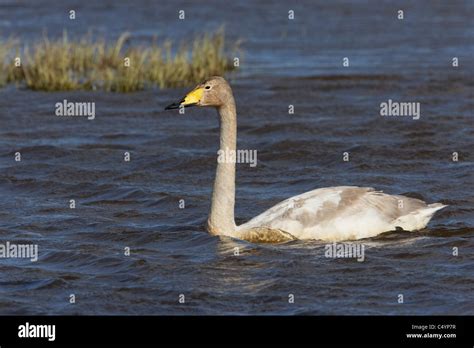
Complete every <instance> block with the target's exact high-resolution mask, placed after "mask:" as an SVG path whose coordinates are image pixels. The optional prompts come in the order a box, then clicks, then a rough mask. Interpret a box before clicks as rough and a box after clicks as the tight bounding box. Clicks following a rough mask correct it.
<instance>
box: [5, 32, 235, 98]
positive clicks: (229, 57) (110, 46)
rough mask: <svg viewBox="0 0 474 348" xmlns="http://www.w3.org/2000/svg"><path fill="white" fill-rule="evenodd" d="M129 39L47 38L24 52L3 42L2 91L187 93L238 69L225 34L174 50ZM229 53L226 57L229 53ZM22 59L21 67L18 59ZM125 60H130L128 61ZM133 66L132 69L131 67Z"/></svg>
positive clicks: (169, 44)
mask: <svg viewBox="0 0 474 348" xmlns="http://www.w3.org/2000/svg"><path fill="white" fill-rule="evenodd" d="M129 39H130V34H129V33H123V34H122V35H121V36H120V37H119V38H118V39H117V41H116V42H113V43H107V42H105V41H104V40H103V39H95V40H94V39H93V38H92V36H91V35H87V36H85V37H83V38H81V39H79V40H70V39H69V38H68V36H67V33H64V34H63V37H62V38H61V39H57V40H50V39H49V38H48V37H46V36H45V37H44V38H43V39H42V40H41V41H40V42H37V43H35V44H33V45H30V46H25V47H23V48H22V50H21V52H22V54H21V55H20V53H19V52H20V50H19V46H18V43H16V42H14V41H12V40H9V41H6V42H0V64H1V65H0V85H2V84H3V85H4V84H6V83H9V82H10V83H11V82H16V83H20V84H24V85H25V86H26V87H27V88H29V89H32V90H41V91H67V90H96V89H98V90H105V91H114V92H133V91H137V90H142V89H145V88H148V87H153V86H158V87H160V88H170V87H184V86H189V85H192V84H195V83H197V82H200V81H202V80H203V79H205V78H206V77H209V76H212V75H223V74H224V73H225V72H228V71H231V70H233V69H234V65H233V54H236V53H237V51H238V44H237V43H235V44H234V45H233V47H230V48H229V47H228V46H227V45H226V44H225V34H224V31H223V30H222V29H220V30H218V31H216V32H215V33H213V34H204V35H201V36H198V37H196V38H195V39H194V40H193V41H192V42H191V43H181V44H180V45H179V46H178V47H175V46H174V44H173V43H172V42H171V41H164V42H162V43H161V44H158V43H156V42H155V43H153V44H151V45H150V46H133V45H128V44H127V43H128V41H129ZM226 50H227V51H226ZM17 56H20V57H21V59H22V62H21V63H22V65H21V67H15V65H14V60H13V59H14V57H17ZM126 59H127V60H126ZM127 62H129V66H127V64H126V63H127Z"/></svg>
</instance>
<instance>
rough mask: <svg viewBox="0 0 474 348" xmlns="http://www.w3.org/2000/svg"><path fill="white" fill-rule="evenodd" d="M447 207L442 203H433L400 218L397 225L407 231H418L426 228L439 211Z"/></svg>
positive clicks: (396, 222)
mask: <svg viewBox="0 0 474 348" xmlns="http://www.w3.org/2000/svg"><path fill="white" fill-rule="evenodd" d="M445 207H447V205H445V204H442V203H432V204H428V205H427V206H425V207H422V208H418V209H416V210H414V211H412V212H410V213H409V214H407V215H403V216H400V217H399V218H398V219H397V220H396V221H395V225H396V226H397V227H401V228H403V229H404V230H406V231H417V230H421V229H422V228H425V227H426V225H428V222H429V221H430V220H431V218H432V217H433V215H434V213H436V212H437V211H438V210H441V209H443V208H445Z"/></svg>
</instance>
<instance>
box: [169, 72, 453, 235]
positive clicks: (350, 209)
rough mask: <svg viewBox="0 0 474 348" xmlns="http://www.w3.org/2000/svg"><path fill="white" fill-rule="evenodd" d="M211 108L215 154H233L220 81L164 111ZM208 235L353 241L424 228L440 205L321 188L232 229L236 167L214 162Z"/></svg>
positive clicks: (231, 111)
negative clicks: (215, 121) (216, 130)
mask: <svg viewBox="0 0 474 348" xmlns="http://www.w3.org/2000/svg"><path fill="white" fill-rule="evenodd" d="M194 105H195V106H212V107H215V108H216V109H217V112H218V114H219V119H220V149H221V150H223V151H235V150H236V143H237V114H236V109H235V101H234V96H233V94H232V89H231V87H230V86H229V84H228V83H227V81H226V80H224V79H223V78H222V77H218V76H216V77H211V78H210V79H209V80H207V81H205V82H204V83H201V84H199V85H198V86H196V88H194V89H193V90H192V91H191V92H189V93H188V94H187V95H186V96H185V97H184V98H183V99H182V100H181V101H180V102H178V103H173V104H171V105H168V106H167V107H166V109H177V108H179V107H189V106H194ZM218 162H219V163H218V164H217V170H216V178H215V181H214V189H213V193H212V202H211V212H210V214H209V218H208V220H207V230H208V231H209V232H210V233H211V234H213V235H225V236H230V237H234V238H239V239H244V240H248V241H252V242H282V241H286V240H292V239H319V240H324V241H342V240H356V239H361V238H368V237H373V236H376V235H378V234H380V233H383V232H387V231H392V230H395V229H400V228H402V229H403V230H407V231H415V230H419V229H422V228H424V227H425V226H426V225H427V224H428V221H429V220H430V219H431V217H432V216H433V214H434V213H435V212H436V211H437V210H440V209H442V208H444V207H445V205H443V204H441V203H434V204H426V203H425V202H423V201H421V200H419V199H414V198H409V197H405V196H399V195H388V194H385V193H382V192H381V191H376V190H374V189H372V188H369V187H356V186H338V187H328V188H320V189H316V190H313V191H309V192H306V193H303V194H301V195H298V196H294V197H292V198H289V199H287V200H285V201H283V202H280V203H278V204H276V205H275V206H273V207H272V208H270V209H269V210H267V211H265V212H263V213H261V214H260V215H258V216H256V217H254V218H253V219H251V220H250V221H248V222H247V223H245V224H243V225H240V226H236V224H235V221H234V204H235V163H223V162H222V161H218Z"/></svg>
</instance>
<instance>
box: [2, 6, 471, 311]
mask: <svg viewBox="0 0 474 348" xmlns="http://www.w3.org/2000/svg"><path fill="white" fill-rule="evenodd" d="M69 8H75V9H77V11H78V19H77V20H76V21H75V22H73V23H72V22H70V21H69V20H66V19H65V18H66V17H65V16H64V15H63V12H66V13H67V10H68V9H69ZM398 8H399V6H397V5H396V4H394V3H393V2H380V1H369V2H360V3H357V2H355V3H349V2H344V1H331V2H326V1H325V2H322V1H321V2H310V1H302V2H299V3H298V5H295V6H294V10H295V13H296V15H295V16H296V17H295V18H296V19H295V21H293V22H289V21H288V20H287V13H288V5H285V4H284V3H283V2H281V3H280V4H278V3H274V2H270V1H268V2H267V1H263V2H258V3H254V2H250V1H243V2H233V3H227V4H225V5H224V4H223V3H222V2H221V1H201V2H191V1H189V2H175V1H173V2H171V1H170V2H157V3H155V2H150V1H134V2H133V5H132V4H131V3H130V4H128V3H127V2H115V1H103V2H100V4H93V3H92V2H91V3H89V2H82V1H77V2H74V1H71V2H53V1H37V2H35V3H34V5H32V4H28V3H27V2H16V1H15V2H13V1H12V2H8V1H7V2H3V5H2V11H1V12H0V31H1V32H2V33H3V36H8V35H15V36H16V37H18V38H21V39H22V40H26V41H34V40H36V39H38V38H39V37H40V36H41V32H42V30H43V29H46V30H47V32H48V33H49V34H51V35H60V34H61V32H62V30H63V28H66V29H67V30H68V32H70V33H71V34H72V35H76V34H77V35H82V34H84V33H86V32H87V31H88V30H89V29H91V28H92V29H94V30H96V32H98V33H103V34H104V35H106V36H110V37H111V38H114V37H116V36H117V35H118V34H119V33H121V32H123V31H125V30H129V31H131V33H132V39H135V40H147V39H150V38H151V37H153V36H154V35H158V36H159V37H160V36H161V37H171V38H174V39H176V40H180V39H185V38H187V37H189V36H192V35H194V33H199V32H202V31H206V30H213V29H215V28H217V27H218V26H220V25H222V24H225V25H226V32H227V34H228V37H229V38H230V40H231V41H232V40H236V39H239V38H240V39H243V43H242V52H243V58H242V66H241V70H240V71H239V72H237V73H235V74H233V75H231V76H230V79H231V83H232V86H233V88H234V94H235V96H236V101H237V107H238V113H239V140H238V147H239V148H242V149H257V150H258V165H257V167H255V168H251V167H249V166H248V165H244V164H240V165H238V168H237V204H236V219H237V222H238V223H242V222H245V221H246V220H248V219H250V218H252V217H253V216H255V215H256V214H258V213H260V212H262V211H264V210H265V209H267V208H269V207H270V206H272V205H273V204H275V203H277V202H279V201H281V200H283V199H286V198H288V197H290V196H293V195H296V194H299V193H302V192H305V191H308V190H312V189H314V188H318V187H326V186H338V185H358V186H371V187H374V188H377V189H381V190H384V191H385V192H387V193H396V194H406V195H408V196H411V197H417V198H421V199H423V200H426V201H427V202H430V203H431V202H443V203H445V204H448V205H449V207H448V208H446V209H443V210H442V211H440V212H438V213H437V214H436V215H435V217H434V218H433V220H432V221H431V222H430V224H429V226H428V228H427V229H425V230H423V231H419V232H413V233H408V232H391V233H388V234H385V235H382V236H379V237H377V238H373V239H370V240H364V241H361V242H362V243H364V245H365V247H366V249H365V261H364V262H357V261H356V260H354V259H330V258H326V257H325V255H324V247H325V244H324V243H322V242H318V241H297V242H291V243H286V244H281V245H258V244H251V243H247V242H243V241H237V240H232V239H230V238H218V237H213V236H210V235H208V234H207V233H206V232H205V228H204V224H205V221H206V218H207V213H208V210H209V199H210V194H211V187H212V182H213V179H214V170H215V165H216V163H215V162H216V150H217V148H218V141H219V139H218V133H219V129H218V122H217V117H216V115H215V111H213V110H211V109H198V108H193V109H189V110H187V111H186V114H185V115H179V114H178V113H176V112H164V111H163V107H164V106H165V105H167V103H169V102H171V101H174V100H176V99H177V98H179V97H181V96H182V95H183V93H184V92H185V89H179V90H165V91H159V90H148V91H143V92H138V93H132V94H107V93H103V92H61V93H42V92H32V91H28V90H25V89H23V88H16V87H15V86H7V87H6V88H3V89H0V197H1V198H2V199H1V200H0V241H3V242H5V241H10V242H15V243H35V244H38V246H39V260H38V261H37V262H29V261H28V260H18V259H0V272H1V274H2V277H1V279H0V313H1V314H474V295H473V294H474V283H473V282H474V280H473V276H474V271H473V269H474V262H473V256H472V255H473V253H474V208H473V200H474V199H473V191H472V189H473V184H474V179H473V169H474V166H473V155H472V150H473V149H474V141H473V139H474V137H473V136H474V130H473V116H474V115H473V106H474V105H473V87H474V82H473V81H474V80H473V76H474V75H473V70H472V66H470V65H472V57H473V56H474V55H473V54H474V39H473V38H474V30H473V24H472V17H473V15H474V7H473V3H472V2H471V1H449V2H423V5H422V2H416V4H413V3H412V4H407V5H406V6H404V7H403V8H404V9H405V16H406V19H405V21H404V22H400V21H398V20H397V19H396V10H397V9H398ZM179 9H185V10H186V16H187V17H186V20H185V21H178V20H177V19H176V16H177V15H176V13H177V11H178V10H179ZM453 56H457V57H459V60H460V67H459V68H457V69H455V68H452V67H451V65H450V64H451V59H452V57H453ZM342 57H350V64H351V65H350V67H349V68H342ZM468 62H469V63H468ZM63 99H67V100H70V101H94V102H95V103H96V118H95V120H92V121H88V120H86V119H78V118H59V117H56V116H55V115H54V105H55V103H57V102H58V101H62V100H63ZM388 99H393V100H401V101H417V102H420V103H421V118H420V119H419V120H412V119H410V118H404V119H401V118H383V117H381V116H380V115H379V105H380V103H381V102H383V101H386V100H388ZM289 104H292V105H294V106H295V114H294V115H289V114H288V105H289ZM346 151H347V152H349V153H350V161H349V162H344V161H342V153H343V152H346ZM16 152H21V155H22V160H21V162H15V161H14V156H15V153H16ZM124 152H130V154H131V161H130V162H125V161H124V160H123V156H124ZM453 152H458V153H459V161H458V162H453V161H452V153H453ZM71 199H75V200H76V204H77V206H76V209H70V208H69V200H71ZM181 199H183V200H184V202H185V208H184V209H180V207H179V201H180V200H181ZM237 246H238V247H240V256H234V248H235V247H237ZM126 247H129V248H130V249H131V255H130V256H124V248H126ZM453 248H458V251H459V255H458V256H453ZM70 294H75V296H76V303H75V304H73V305H72V304H69V302H68V301H69V295H70ZM179 294H184V295H185V300H186V303H185V304H179V303H178V296H179ZM289 294H293V295H294V296H295V303H288V295H289ZM399 294H403V295H404V303H403V304H399V303H397V299H398V295H399Z"/></svg>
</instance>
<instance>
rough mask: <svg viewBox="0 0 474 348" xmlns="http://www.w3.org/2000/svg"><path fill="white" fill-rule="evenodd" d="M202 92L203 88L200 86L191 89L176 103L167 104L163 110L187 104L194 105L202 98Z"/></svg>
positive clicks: (186, 105)
mask: <svg viewBox="0 0 474 348" xmlns="http://www.w3.org/2000/svg"><path fill="white" fill-rule="evenodd" d="M203 92H204V89H203V88H202V87H198V88H195V89H193V90H192V91H191V92H189V93H188V94H187V95H186V96H185V97H184V98H183V99H181V101H179V102H178V103H173V104H170V105H168V106H167V107H166V108H165V110H170V109H179V108H180V107H189V106H194V105H197V103H199V101H200V100H201V98H202V94H203Z"/></svg>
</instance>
